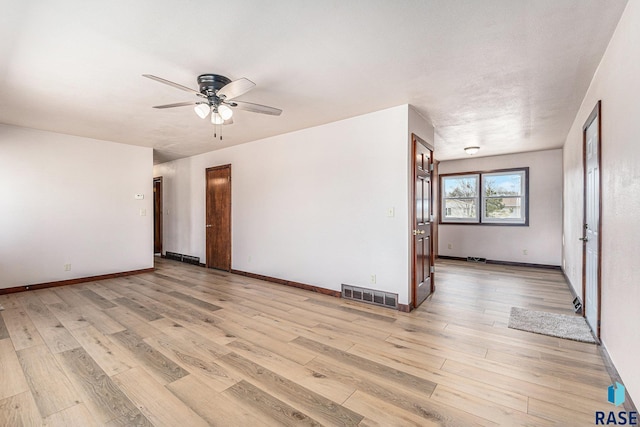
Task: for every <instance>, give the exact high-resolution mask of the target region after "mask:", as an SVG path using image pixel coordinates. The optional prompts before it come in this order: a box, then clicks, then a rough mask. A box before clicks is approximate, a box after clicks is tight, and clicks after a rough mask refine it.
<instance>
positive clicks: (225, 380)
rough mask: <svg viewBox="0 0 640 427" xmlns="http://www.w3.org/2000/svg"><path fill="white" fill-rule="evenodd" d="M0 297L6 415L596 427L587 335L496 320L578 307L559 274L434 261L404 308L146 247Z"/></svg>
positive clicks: (602, 404) (62, 421) (602, 374)
mask: <svg viewBox="0 0 640 427" xmlns="http://www.w3.org/2000/svg"><path fill="white" fill-rule="evenodd" d="M156 267H157V269H156V271H155V272H153V273H147V274H142V275H137V276H129V277H125V278H118V279H110V280H104V281H99V282H93V283H86V284H81V285H73V286H64V287H58V288H50V289H44V290H38V291H29V292H23V293H17V294H9V295H3V296H0V304H1V305H3V306H4V308H5V310H4V311H1V312H0V315H1V318H0V426H11V427H13V426H20V425H25V426H36V425H50V426H65V427H66V426H82V427H87V426H93V425H98V426H133V425H144V426H149V425H155V426H171V427H194V426H205V425H220V426H252V427H253V426H280V425H327V426H340V425H359V426H376V425H378V426H391V425H401V426H410V425H416V426H475V425H478V426H491V425H504V426H518V425H528V426H548V425H563V426H573V425H576V426H578V425H593V424H594V412H595V411H596V410H606V411H608V410H610V408H609V404H608V403H607V402H606V388H607V386H609V384H610V379H609V376H608V375H607V373H606V370H605V368H604V365H603V361H602V359H601V356H600V355H599V352H598V349H597V347H596V346H595V345H591V344H583V343H578V342H573V341H567V340H561V339H556V338H552V337H547V336H542V335H536V334H532V333H527V332H522V331H516V330H512V329H508V328H507V322H508V318H509V311H510V309H511V307H512V306H517V307H524V308H531V309H539V310H547V311H554V312H559V313H566V314H572V310H571V300H572V298H571V295H570V293H569V291H568V289H567V285H566V284H565V282H564V279H563V277H562V275H561V273H560V272H558V271H551V270H543V269H526V268H515V267H504V266H490V265H478V264H470V263H465V262H454V261H441V262H439V263H438V264H437V270H436V271H437V282H436V283H437V287H438V289H437V291H436V294H435V295H434V296H433V297H432V298H430V299H429V300H427V301H426V302H425V303H424V304H423V306H422V307H421V308H419V309H418V310H415V311H414V312H412V313H401V312H398V311H394V310H391V309H386V308H379V307H375V306H371V305H365V304H360V303H355V302H350V301H348V300H342V299H339V298H334V297H330V296H325V295H320V294H316V293H313V292H309V291H304V290H301V289H297V288H291V287H286V286H281V285H277V284H272V283H267V282H262V281H259V280H254V279H251V278H247V277H243V276H237V275H233V274H228V273H224V272H218V271H214V270H207V269H205V268H202V267H197V266H190V265H187V264H183V263H178V262H175V261H168V260H164V259H158V258H157V259H156Z"/></svg>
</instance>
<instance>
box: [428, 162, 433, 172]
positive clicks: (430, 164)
mask: <svg viewBox="0 0 640 427" xmlns="http://www.w3.org/2000/svg"><path fill="white" fill-rule="evenodd" d="M429 170H430V171H431V172H433V163H429Z"/></svg>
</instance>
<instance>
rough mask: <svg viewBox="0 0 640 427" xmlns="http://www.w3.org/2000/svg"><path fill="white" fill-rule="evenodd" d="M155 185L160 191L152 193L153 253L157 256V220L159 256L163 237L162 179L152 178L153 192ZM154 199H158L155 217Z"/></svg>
mask: <svg viewBox="0 0 640 427" xmlns="http://www.w3.org/2000/svg"><path fill="white" fill-rule="evenodd" d="M156 183H159V184H160V185H159V187H160V188H159V190H160V191H157V192H156V191H154V192H153V208H154V215H153V253H154V254H157V253H158V252H156V241H155V238H156V219H157V220H158V223H159V224H158V230H159V238H158V240H160V255H162V241H163V240H164V236H163V234H164V233H163V231H164V230H163V222H162V210H163V207H162V205H163V202H164V200H163V199H164V194H163V191H164V187H163V181H162V177H161V176H156V177H154V178H153V189H154V190H155V188H156ZM156 197H157V198H158V199H159V205H160V208H159V211H160V212H158V213H157V217H156V212H155V208H156Z"/></svg>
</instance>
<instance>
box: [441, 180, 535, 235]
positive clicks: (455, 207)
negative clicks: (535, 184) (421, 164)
mask: <svg viewBox="0 0 640 427" xmlns="http://www.w3.org/2000/svg"><path fill="white" fill-rule="evenodd" d="M528 175H529V168H521V169H509V170H501V171H492V172H474V173H464V174H455V175H441V177H440V186H441V194H442V206H441V212H442V217H441V222H442V223H463V224H487V225H529V220H528V211H529V207H528V182H529V180H528Z"/></svg>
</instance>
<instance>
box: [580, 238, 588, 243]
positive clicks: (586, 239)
mask: <svg viewBox="0 0 640 427" xmlns="http://www.w3.org/2000/svg"><path fill="white" fill-rule="evenodd" d="M578 240H582V241H583V242H588V241H589V238H588V237H580V238H578Z"/></svg>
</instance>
